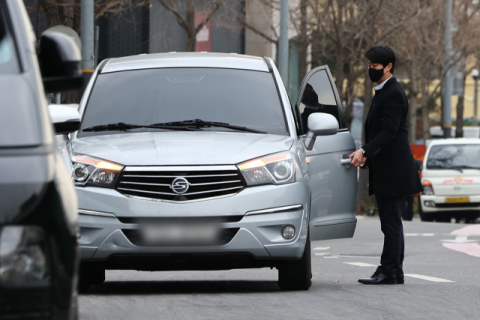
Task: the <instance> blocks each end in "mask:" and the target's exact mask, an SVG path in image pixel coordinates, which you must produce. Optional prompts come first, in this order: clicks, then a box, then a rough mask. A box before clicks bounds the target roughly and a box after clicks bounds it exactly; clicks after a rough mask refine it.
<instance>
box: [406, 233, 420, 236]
mask: <svg viewBox="0 0 480 320" xmlns="http://www.w3.org/2000/svg"><path fill="white" fill-rule="evenodd" d="M416 236H418V234H416V233H405V237H416Z"/></svg>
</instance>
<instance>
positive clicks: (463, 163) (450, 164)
mask: <svg viewBox="0 0 480 320" xmlns="http://www.w3.org/2000/svg"><path fill="white" fill-rule="evenodd" d="M479 159H480V143H479V144H446V145H436V146H432V149H431V150H430V152H429V154H428V159H427V169H462V168H463V169H469V168H471V169H480V160H479Z"/></svg>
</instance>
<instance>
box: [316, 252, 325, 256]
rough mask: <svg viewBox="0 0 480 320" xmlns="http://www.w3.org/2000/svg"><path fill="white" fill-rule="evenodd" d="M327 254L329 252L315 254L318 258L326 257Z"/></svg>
mask: <svg viewBox="0 0 480 320" xmlns="http://www.w3.org/2000/svg"><path fill="white" fill-rule="evenodd" d="M327 254H328V252H320V253H319V252H315V255H316V256H325V255H327Z"/></svg>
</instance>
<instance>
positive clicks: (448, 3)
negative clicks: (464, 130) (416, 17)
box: [442, 0, 453, 138]
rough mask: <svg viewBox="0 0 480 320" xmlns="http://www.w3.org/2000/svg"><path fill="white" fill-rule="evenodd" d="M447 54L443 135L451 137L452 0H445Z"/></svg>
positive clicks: (443, 94)
mask: <svg viewBox="0 0 480 320" xmlns="http://www.w3.org/2000/svg"><path fill="white" fill-rule="evenodd" d="M445 11H446V17H445V18H446V19H445V43H444V44H445V55H444V59H443V67H444V68H446V69H447V72H446V73H445V77H444V78H443V86H442V97H443V113H442V124H443V137H444V138H450V137H451V136H452V134H451V132H452V94H453V77H452V68H451V66H450V64H451V63H452V0H445Z"/></svg>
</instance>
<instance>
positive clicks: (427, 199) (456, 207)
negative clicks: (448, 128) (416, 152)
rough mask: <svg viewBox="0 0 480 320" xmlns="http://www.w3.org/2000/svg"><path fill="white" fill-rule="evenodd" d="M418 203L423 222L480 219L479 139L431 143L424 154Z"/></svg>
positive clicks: (440, 140) (443, 140)
mask: <svg viewBox="0 0 480 320" xmlns="http://www.w3.org/2000/svg"><path fill="white" fill-rule="evenodd" d="M422 184H423V189H424V191H423V193H422V195H421V196H420V202H421V206H422V210H423V216H424V218H423V220H424V221H433V220H435V221H445V222H449V221H450V220H451V218H456V219H457V220H459V219H462V218H464V219H466V220H467V221H472V220H475V219H477V218H478V217H479V216H480V139H463V138H462V139H439V140H432V142H431V143H430V145H429V146H428V148H427V152H426V153H425V160H424V165H423V170H422Z"/></svg>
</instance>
